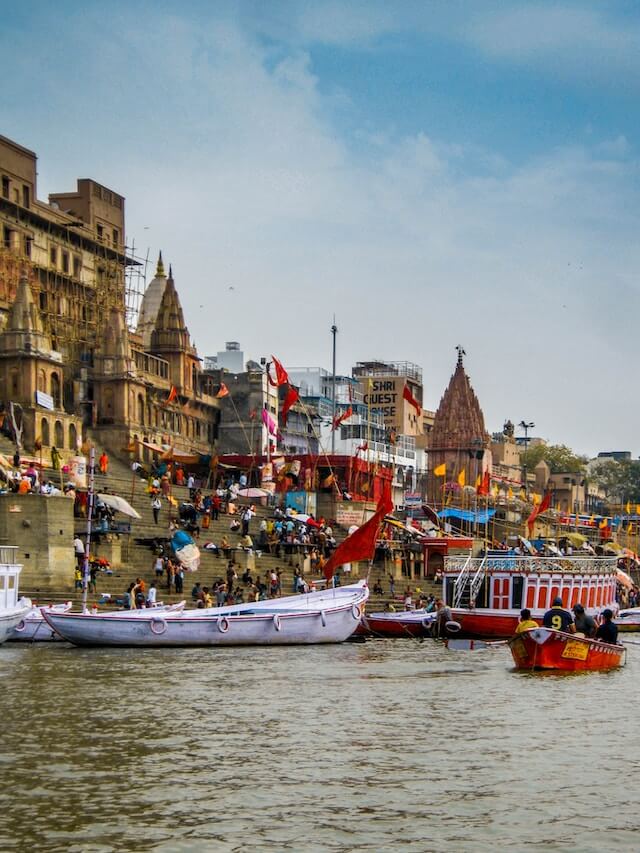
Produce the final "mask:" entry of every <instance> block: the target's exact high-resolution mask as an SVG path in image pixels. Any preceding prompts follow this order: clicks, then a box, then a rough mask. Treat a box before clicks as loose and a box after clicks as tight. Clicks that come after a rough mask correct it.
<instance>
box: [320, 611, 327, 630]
mask: <svg viewBox="0 0 640 853" xmlns="http://www.w3.org/2000/svg"><path fill="white" fill-rule="evenodd" d="M320 621H321V622H322V627H323V628H326V627H327V614H326V613H325V612H324V610H321V611H320Z"/></svg>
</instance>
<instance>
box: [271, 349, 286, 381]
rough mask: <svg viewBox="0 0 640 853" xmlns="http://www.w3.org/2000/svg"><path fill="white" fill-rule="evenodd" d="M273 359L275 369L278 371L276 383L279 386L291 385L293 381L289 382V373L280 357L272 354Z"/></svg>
mask: <svg viewBox="0 0 640 853" xmlns="http://www.w3.org/2000/svg"><path fill="white" fill-rule="evenodd" d="M271 360H272V361H273V366H274V368H275V371H276V381H275V384H276V385H278V386H279V385H290V384H291V383H290V382H289V374H288V373H287V371H286V370H285V369H284V367H283V366H282V364H281V363H280V362H279V361H278V359H277V358H276V357H275V355H272V356H271ZM272 384H273V383H272Z"/></svg>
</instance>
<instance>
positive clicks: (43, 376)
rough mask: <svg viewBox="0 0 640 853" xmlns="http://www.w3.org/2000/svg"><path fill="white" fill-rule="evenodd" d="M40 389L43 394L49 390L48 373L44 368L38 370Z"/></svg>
mask: <svg viewBox="0 0 640 853" xmlns="http://www.w3.org/2000/svg"><path fill="white" fill-rule="evenodd" d="M38 391H42V393H43V394H45V393H46V391H47V374H46V373H45V372H44V370H42V369H40V370H39V371H38Z"/></svg>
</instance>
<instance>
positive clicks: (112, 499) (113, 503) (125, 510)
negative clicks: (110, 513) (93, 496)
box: [98, 495, 142, 518]
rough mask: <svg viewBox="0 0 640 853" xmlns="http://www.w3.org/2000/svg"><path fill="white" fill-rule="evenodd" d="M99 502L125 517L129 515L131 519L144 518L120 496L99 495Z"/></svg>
mask: <svg viewBox="0 0 640 853" xmlns="http://www.w3.org/2000/svg"><path fill="white" fill-rule="evenodd" d="M98 500H100V501H102V503H103V504H105V505H106V506H110V507H111V509H115V510H116V511H117V512H121V513H122V514H123V515H128V516H130V517H131V518H142V516H141V515H140V513H139V512H138V510H136V509H134V508H133V507H132V506H131V504H130V503H129V501H125V499H124V498H121V497H120V495H98Z"/></svg>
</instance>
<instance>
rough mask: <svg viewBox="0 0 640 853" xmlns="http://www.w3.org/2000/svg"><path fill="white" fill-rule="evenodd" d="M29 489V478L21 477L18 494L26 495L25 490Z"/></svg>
mask: <svg viewBox="0 0 640 853" xmlns="http://www.w3.org/2000/svg"><path fill="white" fill-rule="evenodd" d="M30 491H31V480H30V479H29V478H28V477H23V478H22V479H21V480H20V485H19V486H18V494H19V495H26V494H27V492H30Z"/></svg>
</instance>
